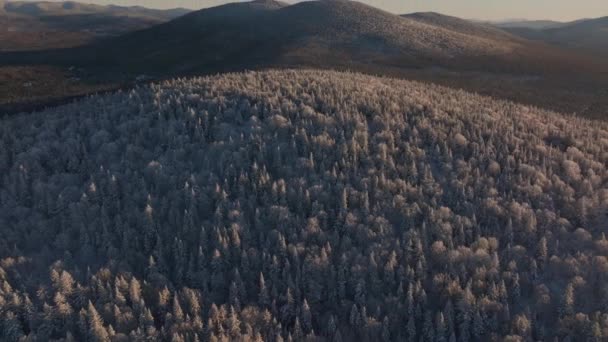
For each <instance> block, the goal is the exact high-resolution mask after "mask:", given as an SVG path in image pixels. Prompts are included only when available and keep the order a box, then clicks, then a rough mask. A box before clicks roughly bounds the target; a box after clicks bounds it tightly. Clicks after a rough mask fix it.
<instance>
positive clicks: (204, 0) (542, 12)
mask: <svg viewBox="0 0 608 342" xmlns="http://www.w3.org/2000/svg"><path fill="white" fill-rule="evenodd" d="M77 1H81V2H89V3H98V4H110V3H112V4H116V5H141V6H146V7H155V8H169V7H187V8H203V7H211V6H216V5H219V4H222V3H225V2H230V1H226V0H77ZM236 1H238V0H236ZM295 1H296V0H291V1H289V2H295ZM361 2H365V3H367V4H370V5H372V6H376V7H380V8H382V9H385V10H387V11H390V12H394V13H399V14H402V13H409V12H418V11H435V12H440V13H444V14H450V15H454V16H458V17H461V18H469V19H491V20H500V19H515V18H517V19H519V18H522V19H553V20H574V19H581V18H595V17H601V16H608V0H362V1H361Z"/></svg>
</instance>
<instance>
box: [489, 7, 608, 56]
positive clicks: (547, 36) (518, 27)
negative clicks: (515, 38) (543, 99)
mask: <svg viewBox="0 0 608 342" xmlns="http://www.w3.org/2000/svg"><path fill="white" fill-rule="evenodd" d="M497 26H498V27H500V28H503V29H504V30H506V31H509V32H511V33H513V34H516V35H519V36H521V37H524V38H527V39H532V40H538V41H543V42H546V43H549V44H553V45H556V46H560V47H565V48H569V49H575V50H578V51H581V52H586V53H593V54H597V55H601V56H608V16H606V17H602V18H597V19H582V20H577V21H573V22H568V23H558V22H543V21H539V22H535V21H532V22H514V23H501V24H497Z"/></svg>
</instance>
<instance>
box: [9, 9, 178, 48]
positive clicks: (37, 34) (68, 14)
mask: <svg viewBox="0 0 608 342" xmlns="http://www.w3.org/2000/svg"><path fill="white" fill-rule="evenodd" d="M188 12H189V10H186V9H182V8H177V9H170V10H156V9H149V8H144V7H140V6H133V7H122V6H114V5H110V6H100V5H92V4H82V3H78V2H72V1H67V2H47V1H0V51H1V50H32V49H44V48H52V47H69V46H76V45H80V44H83V43H86V42H90V41H92V40H93V39H95V38H97V37H104V36H112V35H118V34H123V33H126V32H130V31H135V30H141V29H144V28H148V27H151V26H154V25H158V24H160V23H163V22H166V21H169V20H172V19H175V18H177V17H179V16H182V15H184V14H186V13H188Z"/></svg>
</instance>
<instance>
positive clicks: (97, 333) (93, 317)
mask: <svg viewBox="0 0 608 342" xmlns="http://www.w3.org/2000/svg"><path fill="white" fill-rule="evenodd" d="M87 321H88V326H89V331H88V336H89V338H90V339H91V341H93V342H109V341H110V336H109V334H108V332H107V331H106V328H105V327H104V326H103V320H102V319H101V316H99V313H98V312H97V310H96V309H95V307H94V306H93V303H91V302H90V301H89V304H88V306H87Z"/></svg>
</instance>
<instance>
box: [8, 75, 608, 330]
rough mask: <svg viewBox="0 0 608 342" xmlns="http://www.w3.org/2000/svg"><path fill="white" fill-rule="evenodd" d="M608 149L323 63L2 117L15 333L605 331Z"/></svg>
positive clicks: (479, 101)
mask: <svg viewBox="0 0 608 342" xmlns="http://www.w3.org/2000/svg"><path fill="white" fill-rule="evenodd" d="M606 151H608V126H607V125H606V123H601V122H592V121H587V120H582V119H579V118H573V117H564V116H561V115H559V114H557V113H551V112H546V111H542V110H539V109H535V108H530V107H525V106H521V105H516V104H514V103H511V102H506V101H496V100H493V99H490V98H487V97H481V96H478V95H473V94H469V93H466V92H463V91H457V90H450V89H447V88H443V87H438V86H432V85H425V84H422V83H417V82H408V81H400V80H395V79H389V78H377V77H370V76H365V75H361V74H353V73H338V72H328V71H313V70H306V71H303V70H299V71H294V70H287V71H266V72H248V73H235V74H226V75H220V76H214V77H204V78H194V79H178V80H170V81H165V82H162V83H159V84H152V85H149V86H142V87H138V88H136V89H133V90H130V91H127V92H118V93H115V94H109V95H104V96H93V97H90V98H87V99H83V100H82V101H78V102H76V103H73V104H70V105H67V106H60V107H57V108H54V109H51V110H47V111H43V112H40V113H35V114H23V115H19V116H15V117H12V118H7V119H1V120H0V184H1V185H0V281H1V282H2V286H1V287H0V319H1V321H2V322H3V324H2V325H0V338H1V339H2V340H4V341H17V340H19V339H20V338H22V339H25V338H26V335H27V336H28V337H29V338H31V339H35V340H63V339H65V340H77V341H81V340H87V339H91V338H95V339H96V340H98V341H99V340H101V341H109V340H110V337H111V340H112V341H126V340H154V341H170V340H171V341H195V340H199V339H203V340H210V341H214V340H229V339H231V340H256V341H276V340H279V341H280V340H282V339H286V340H289V339H291V340H296V341H299V340H304V339H306V340H311V341H315V340H319V341H340V340H345V341H353V340H357V341H378V340H384V341H403V340H414V341H417V340H420V339H422V340H430V341H444V340H464V341H501V340H511V341H518V340H526V339H530V340H554V339H557V340H568V339H572V340H574V339H596V340H602V338H605V337H606V336H607V334H606V331H608V330H607V329H608V325H607V323H606V320H605V319H604V318H605V317H606V316H607V315H608V311H606V310H607V307H606V305H605V303H606V302H607V301H608V291H606V290H607V288H606V280H607V279H608V259H607V258H606V255H607V253H608V240H606V237H605V236H604V234H605V229H606V213H607V212H608V169H607V168H606V165H608V154H607V153H606ZM32 317H36V319H33V318H32Z"/></svg>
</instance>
